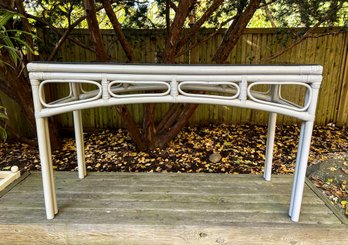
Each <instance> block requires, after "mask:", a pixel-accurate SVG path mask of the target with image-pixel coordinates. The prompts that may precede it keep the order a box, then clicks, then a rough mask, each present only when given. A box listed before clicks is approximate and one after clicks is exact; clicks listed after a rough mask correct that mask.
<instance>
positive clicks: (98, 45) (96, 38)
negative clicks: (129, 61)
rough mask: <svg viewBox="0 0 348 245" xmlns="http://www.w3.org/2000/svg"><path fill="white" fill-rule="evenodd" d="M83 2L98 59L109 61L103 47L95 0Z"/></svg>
mask: <svg viewBox="0 0 348 245" xmlns="http://www.w3.org/2000/svg"><path fill="white" fill-rule="evenodd" d="M83 3H84V7H85V10H86V15H87V23H88V29H89V31H90V33H91V36H92V41H93V43H94V47H95V50H96V57H97V60H98V61H107V60H108V57H107V54H106V52H105V49H104V47H103V39H102V35H101V33H100V29H99V24H98V20H97V15H96V8H95V4H94V0H84V1H83Z"/></svg>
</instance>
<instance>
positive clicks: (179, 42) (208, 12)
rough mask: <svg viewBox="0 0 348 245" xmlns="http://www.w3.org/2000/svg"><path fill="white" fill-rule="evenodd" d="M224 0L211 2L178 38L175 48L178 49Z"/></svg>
mask: <svg viewBox="0 0 348 245" xmlns="http://www.w3.org/2000/svg"><path fill="white" fill-rule="evenodd" d="M223 2H224V0H214V1H213V3H212V4H211V5H210V6H209V8H208V9H207V11H205V12H204V14H203V15H202V17H201V18H200V19H199V20H198V21H197V22H196V23H195V24H194V25H193V26H191V28H190V29H189V30H188V32H187V33H185V35H184V36H183V37H182V38H180V40H179V41H178V44H177V47H176V49H177V50H180V49H181V48H182V47H183V46H184V45H185V44H186V43H187V41H188V40H189V39H190V38H191V37H192V36H193V35H195V34H196V33H197V31H198V30H199V29H200V28H201V26H202V25H203V24H204V23H205V22H206V21H207V20H208V19H209V17H210V16H211V15H212V14H213V13H214V12H215V11H216V10H217V9H218V8H219V7H220V6H221V4H222V3H223Z"/></svg>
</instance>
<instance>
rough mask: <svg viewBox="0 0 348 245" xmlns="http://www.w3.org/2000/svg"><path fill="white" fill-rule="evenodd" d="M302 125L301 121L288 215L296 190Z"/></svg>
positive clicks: (290, 211)
mask: <svg viewBox="0 0 348 245" xmlns="http://www.w3.org/2000/svg"><path fill="white" fill-rule="evenodd" d="M304 125H305V123H304V122H303V123H302V124H301V131H300V137H299V141H298V147H297V156H296V163H295V171H294V177H293V182H292V192H291V200H290V208H289V216H291V213H292V208H293V202H294V200H293V199H294V193H295V190H296V183H297V176H298V166H299V165H300V157H301V150H302V141H303V132H304Z"/></svg>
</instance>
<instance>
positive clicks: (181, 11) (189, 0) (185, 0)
mask: <svg viewBox="0 0 348 245" xmlns="http://www.w3.org/2000/svg"><path fill="white" fill-rule="evenodd" d="M196 2H197V0H182V1H180V3H179V6H178V10H177V11H176V14H175V17H174V20H173V23H172V25H171V27H170V32H169V35H168V40H167V42H166V47H165V51H164V55H163V61H164V62H165V63H174V61H175V52H176V45H177V40H178V38H179V35H180V33H181V29H182V27H183V25H184V23H185V20H186V17H187V15H188V14H189V12H190V9H191V7H192V6H193V5H194V4H195V3H196Z"/></svg>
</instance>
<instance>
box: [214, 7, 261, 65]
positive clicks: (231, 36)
mask: <svg viewBox="0 0 348 245" xmlns="http://www.w3.org/2000/svg"><path fill="white" fill-rule="evenodd" d="M260 3H261V0H251V1H250V3H249V5H248V6H247V7H246V9H245V10H244V11H243V12H240V13H238V14H237V18H236V19H235V20H233V22H232V24H231V26H230V27H229V28H228V29H227V31H226V33H225V35H224V37H223V39H222V41H221V43H220V46H219V48H218V49H217V51H216V53H215V55H214V57H213V61H214V62H215V63H218V64H221V63H225V62H226V60H227V58H228V56H229V54H230V53H231V51H232V49H233V48H234V46H235V45H236V44H237V41H238V40H239V38H240V36H241V35H242V34H243V32H244V29H245V28H246V26H247V25H248V23H249V21H250V19H251V18H252V17H253V15H254V13H255V11H256V10H257V9H258V7H259V6H260Z"/></svg>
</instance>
